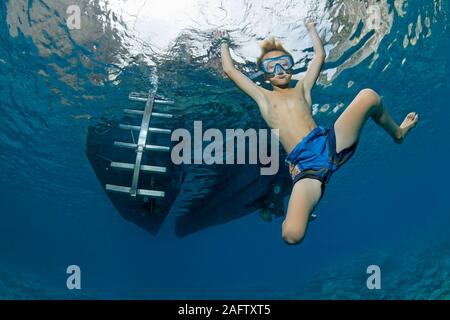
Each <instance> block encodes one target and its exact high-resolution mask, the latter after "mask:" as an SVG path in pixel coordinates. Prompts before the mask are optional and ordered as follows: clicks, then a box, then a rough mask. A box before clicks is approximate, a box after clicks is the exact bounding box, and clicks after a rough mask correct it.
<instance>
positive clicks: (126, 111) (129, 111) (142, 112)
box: [123, 109, 144, 115]
mask: <svg viewBox="0 0 450 320" xmlns="http://www.w3.org/2000/svg"><path fill="white" fill-rule="evenodd" d="M123 112H125V113H128V114H134V115H143V114H144V111H143V110H134V109H123Z"/></svg>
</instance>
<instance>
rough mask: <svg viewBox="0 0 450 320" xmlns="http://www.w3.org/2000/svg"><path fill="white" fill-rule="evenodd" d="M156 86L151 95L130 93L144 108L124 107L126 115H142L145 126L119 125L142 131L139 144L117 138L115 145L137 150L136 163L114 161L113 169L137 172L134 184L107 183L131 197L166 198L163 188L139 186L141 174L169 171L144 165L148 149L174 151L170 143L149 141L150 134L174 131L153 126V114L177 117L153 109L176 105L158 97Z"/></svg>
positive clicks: (129, 97) (111, 188)
mask: <svg viewBox="0 0 450 320" xmlns="http://www.w3.org/2000/svg"><path fill="white" fill-rule="evenodd" d="M156 97H157V95H156V89H154V90H152V91H151V92H150V93H149V94H148V95H147V94H145V95H143V94H142V93H138V92H131V93H130V94H129V96H128V99H129V100H130V101H138V102H145V109H144V110H134V109H124V112H125V114H127V115H134V116H142V122H141V126H140V127H139V126H134V125H129V124H119V127H120V129H124V130H131V131H139V138H138V141H137V143H129V142H121V141H115V142H114V146H116V147H119V148H128V149H133V150H135V151H136V160H135V162H134V163H123V162H114V161H112V162H111V168H114V169H121V170H129V171H132V172H133V178H132V181H131V186H129V187H128V186H118V185H112V184H106V186H105V188H106V190H108V191H112V192H119V193H128V194H130V195H131V197H136V196H138V195H139V196H146V197H152V198H164V196H165V194H164V191H160V190H144V189H139V188H138V185H139V175H140V173H141V172H144V173H150V174H165V173H166V172H167V168H166V167H161V166H152V165H144V164H142V156H143V155H144V152H146V151H147V152H148V151H152V152H170V147H168V146H160V145H151V144H147V136H148V135H149V133H154V134H170V133H171V130H170V129H161V128H153V127H150V120H151V119H152V117H155V118H164V119H171V118H172V117H173V115H172V114H168V113H160V112H153V106H154V105H155V104H156V105H157V104H160V105H173V104H175V103H174V101H170V100H165V99H160V98H156Z"/></svg>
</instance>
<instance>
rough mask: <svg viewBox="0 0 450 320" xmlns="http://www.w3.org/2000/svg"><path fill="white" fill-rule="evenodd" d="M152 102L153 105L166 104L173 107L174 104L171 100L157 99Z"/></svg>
mask: <svg viewBox="0 0 450 320" xmlns="http://www.w3.org/2000/svg"><path fill="white" fill-rule="evenodd" d="M153 102H154V103H157V104H168V105H174V104H175V101H171V100H159V99H155V100H154V101H153Z"/></svg>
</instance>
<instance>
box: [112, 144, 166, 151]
mask: <svg viewBox="0 0 450 320" xmlns="http://www.w3.org/2000/svg"><path fill="white" fill-rule="evenodd" d="M114 145H115V146H116V147H120V148H129V149H136V148H137V147H138V145H137V144H136V143H128V142H120V141H114ZM145 149H146V150H150V151H167V152H169V151H170V148H169V147H166V146H156V145H152V144H147V145H145Z"/></svg>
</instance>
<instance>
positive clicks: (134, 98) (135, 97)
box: [128, 92, 175, 105]
mask: <svg viewBox="0 0 450 320" xmlns="http://www.w3.org/2000/svg"><path fill="white" fill-rule="evenodd" d="M128 99H129V100H131V101H141V102H146V101H147V99H148V95H147V96H145V95H143V94H139V93H137V92H132V93H130V94H129V95H128ZM153 102H154V103H158V104H167V105H174V104H175V101H172V100H163V99H155V100H153Z"/></svg>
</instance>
